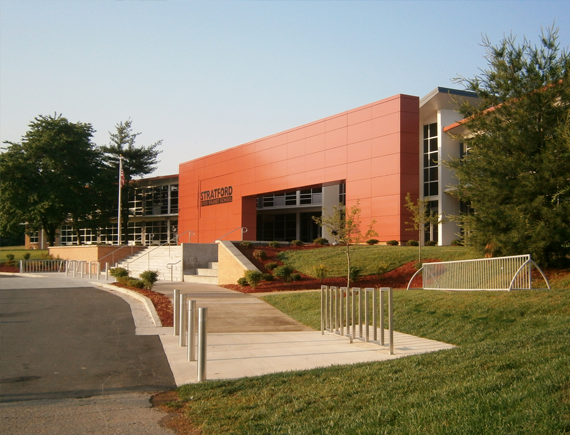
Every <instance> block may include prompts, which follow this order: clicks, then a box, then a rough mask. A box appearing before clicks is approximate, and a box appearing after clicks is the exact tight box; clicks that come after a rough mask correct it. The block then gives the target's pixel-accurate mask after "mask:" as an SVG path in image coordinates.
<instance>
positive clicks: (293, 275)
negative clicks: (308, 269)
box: [291, 273, 302, 281]
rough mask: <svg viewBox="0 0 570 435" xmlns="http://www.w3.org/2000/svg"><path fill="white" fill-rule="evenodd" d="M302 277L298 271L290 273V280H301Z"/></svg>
mask: <svg viewBox="0 0 570 435" xmlns="http://www.w3.org/2000/svg"><path fill="white" fill-rule="evenodd" d="M301 279H302V277H301V274H300V273H292V274H291V281H301Z"/></svg>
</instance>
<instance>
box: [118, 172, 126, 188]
mask: <svg viewBox="0 0 570 435" xmlns="http://www.w3.org/2000/svg"><path fill="white" fill-rule="evenodd" d="M119 183H120V184H121V187H123V186H124V185H125V171H123V169H122V168H121V176H120V181H119Z"/></svg>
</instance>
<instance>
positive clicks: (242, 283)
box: [237, 276, 249, 287]
mask: <svg viewBox="0 0 570 435" xmlns="http://www.w3.org/2000/svg"><path fill="white" fill-rule="evenodd" d="M237 283H238V285H240V286H242V287H245V286H246V285H249V284H248V283H247V278H246V277H245V276H242V277H241V278H239V279H238V280H237Z"/></svg>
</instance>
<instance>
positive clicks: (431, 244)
mask: <svg viewBox="0 0 570 435" xmlns="http://www.w3.org/2000/svg"><path fill="white" fill-rule="evenodd" d="M426 246H437V242H436V241H434V240H428V241H427V242H426Z"/></svg>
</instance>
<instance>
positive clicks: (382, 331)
mask: <svg viewBox="0 0 570 435" xmlns="http://www.w3.org/2000/svg"><path fill="white" fill-rule="evenodd" d="M385 289H386V288H385V287H381V288H380V344H381V345H382V346H384V323H385V322H384V290H385Z"/></svg>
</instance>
